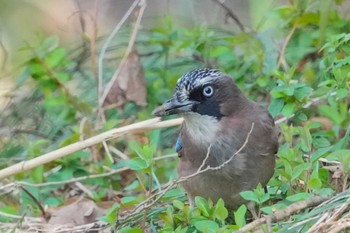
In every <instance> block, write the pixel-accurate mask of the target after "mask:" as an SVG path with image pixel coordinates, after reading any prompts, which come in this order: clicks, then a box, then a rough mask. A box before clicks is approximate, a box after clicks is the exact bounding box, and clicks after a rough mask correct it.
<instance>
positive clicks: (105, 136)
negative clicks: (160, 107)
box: [0, 118, 183, 180]
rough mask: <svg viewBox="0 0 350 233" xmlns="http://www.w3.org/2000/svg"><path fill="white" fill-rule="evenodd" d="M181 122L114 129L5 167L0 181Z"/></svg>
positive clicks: (155, 120)
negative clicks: (133, 135) (109, 141)
mask: <svg viewBox="0 0 350 233" xmlns="http://www.w3.org/2000/svg"><path fill="white" fill-rule="evenodd" d="M182 121H183V119H182V118H177V119H173V120H167V121H160V118H153V119H150V120H146V121H142V122H138V123H135V124H131V125H128V126H124V127H120V128H116V129H112V130H109V131H107V132H104V133H101V134H99V135H97V136H94V137H91V138H88V139H86V140H83V141H80V142H76V143H73V144H70V145H68V146H66V147H62V148H60V149H58V150H55V151H52V152H49V153H46V154H44V155H41V156H39V157H36V158H34V159H31V160H28V161H22V162H20V163H17V164H14V165H12V166H10V167H7V168H5V169H2V170H0V180H1V179H3V178H5V177H8V176H11V175H14V174H17V173H19V172H23V171H27V170H30V169H32V168H35V167H38V166H40V165H43V164H46V163H49V162H51V161H53V160H55V159H58V158H62V157H64V156H66V155H69V154H71V153H74V152H76V151H80V150H83V149H86V148H88V147H90V146H93V145H96V144H98V143H101V142H103V141H108V140H111V139H114V138H117V137H120V136H122V135H125V134H127V133H135V132H140V131H145V130H151V129H159V128H165V127H170V126H176V125H179V124H181V123H182Z"/></svg>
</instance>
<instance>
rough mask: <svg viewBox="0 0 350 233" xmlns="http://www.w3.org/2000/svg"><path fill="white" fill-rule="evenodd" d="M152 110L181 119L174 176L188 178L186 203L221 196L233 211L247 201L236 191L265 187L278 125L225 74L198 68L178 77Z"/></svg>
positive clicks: (272, 167)
mask: <svg viewBox="0 0 350 233" xmlns="http://www.w3.org/2000/svg"><path fill="white" fill-rule="evenodd" d="M153 114H154V115H156V116H159V117H162V116H166V115H173V114H179V115H181V116H182V117H183V119H184V121H183V123H182V125H181V126H180V129H179V137H178V140H177V142H176V151H177V153H178V156H179V163H178V174H179V177H180V178H181V177H185V178H186V177H188V179H184V181H183V182H182V183H181V184H182V186H183V187H184V189H185V191H186V193H187V196H188V199H189V204H190V206H192V207H193V206H195V197H196V196H201V197H204V198H207V199H211V200H212V201H215V202H216V201H217V200H219V199H220V198H222V199H223V200H224V203H225V206H226V207H227V208H229V209H237V208H238V207H239V206H240V205H242V204H246V203H247V201H246V200H244V199H243V198H242V197H241V195H240V192H242V191H248V190H253V189H254V188H256V186H257V185H258V184H259V183H260V184H261V185H263V186H265V185H266V184H267V182H268V181H269V180H270V179H271V177H272V176H273V174H274V168H275V158H276V153H277V150H278V129H277V127H276V126H275V123H274V120H273V118H272V117H271V115H270V114H269V112H268V111H267V110H266V109H264V108H263V107H262V106H260V105H259V104H258V103H256V102H254V101H251V100H249V99H248V98H247V97H245V95H244V94H243V93H242V92H241V91H240V89H239V88H238V87H237V85H236V84H235V82H234V80H233V78H232V77H231V76H229V75H228V74H225V73H223V72H221V71H219V70H217V69H211V68H200V69H195V70H193V71H190V72H188V73H186V74H184V75H182V76H181V77H180V78H179V79H178V81H177V83H176V88H175V91H174V94H173V96H172V98H171V99H170V100H168V101H166V102H164V103H163V104H162V105H161V106H159V107H157V108H156V109H155V110H154V111H153ZM203 170H205V171H204V172H199V171H203ZM195 173H198V174H197V175H193V174H195Z"/></svg>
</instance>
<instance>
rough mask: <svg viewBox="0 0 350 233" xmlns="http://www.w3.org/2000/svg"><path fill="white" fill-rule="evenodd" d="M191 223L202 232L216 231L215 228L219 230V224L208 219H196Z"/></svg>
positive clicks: (213, 232)
mask: <svg viewBox="0 0 350 233" xmlns="http://www.w3.org/2000/svg"><path fill="white" fill-rule="evenodd" d="M193 225H194V226H195V227H196V228H197V230H199V231H201V232H203V233H216V232H217V230H219V225H218V224H217V223H216V222H214V221H210V220H201V221H196V222H194V224H193Z"/></svg>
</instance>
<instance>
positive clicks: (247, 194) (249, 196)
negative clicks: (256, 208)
mask: <svg viewBox="0 0 350 233" xmlns="http://www.w3.org/2000/svg"><path fill="white" fill-rule="evenodd" d="M240 195H241V196H242V197H243V198H244V199H245V200H247V201H254V202H256V203H260V201H259V197H258V196H257V195H256V193H255V192H253V191H243V192H241V193H240Z"/></svg>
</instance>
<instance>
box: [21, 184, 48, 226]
mask: <svg viewBox="0 0 350 233" xmlns="http://www.w3.org/2000/svg"><path fill="white" fill-rule="evenodd" d="M20 189H22V190H23V192H25V193H26V194H27V195H28V196H29V197H30V198H31V199H32V200H33V201H34V203H35V204H36V205H37V206H38V207H39V209H40V212H41V215H42V217H43V219H45V221H47V220H48V216H47V214H46V212H45V210H44V208H43V207H42V205H41V204H40V202H39V201H38V199H37V198H36V197H34V196H33V194H31V192H29V191H28V189H26V188H24V187H23V186H20Z"/></svg>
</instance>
